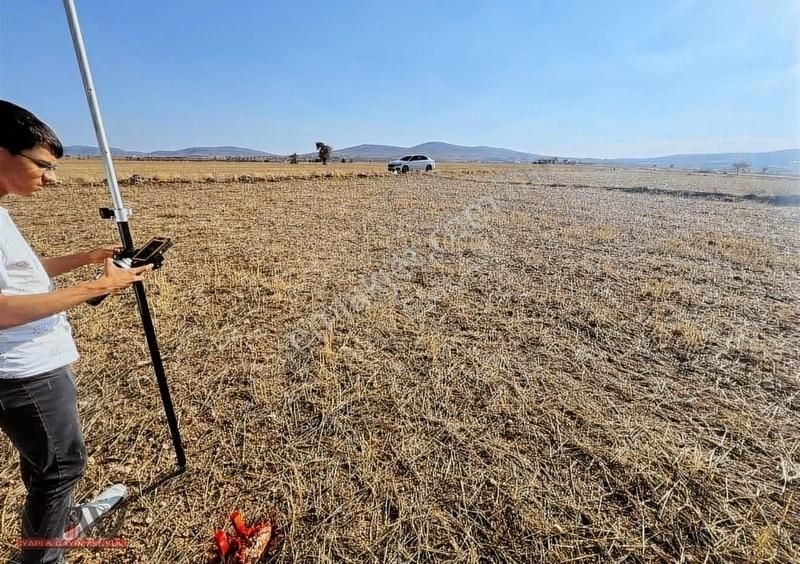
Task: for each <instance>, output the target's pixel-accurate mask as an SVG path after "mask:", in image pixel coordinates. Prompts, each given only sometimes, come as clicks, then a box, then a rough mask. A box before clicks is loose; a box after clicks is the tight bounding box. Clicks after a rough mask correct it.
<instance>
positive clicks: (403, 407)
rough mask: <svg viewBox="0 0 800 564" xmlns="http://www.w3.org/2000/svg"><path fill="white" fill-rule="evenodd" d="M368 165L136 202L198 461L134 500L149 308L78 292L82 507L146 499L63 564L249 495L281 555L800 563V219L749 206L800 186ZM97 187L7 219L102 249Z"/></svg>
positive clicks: (8, 482) (158, 454)
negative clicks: (103, 542) (84, 459)
mask: <svg viewBox="0 0 800 564" xmlns="http://www.w3.org/2000/svg"><path fill="white" fill-rule="evenodd" d="M350 172H351V173H355V174H349V175H344V174H343V175H340V177H338V178H337V177H333V178H309V179H302V178H295V179H288V178H285V179H283V177H280V178H278V176H279V175H277V174H276V175H275V176H276V177H275V178H272V180H273V181H267V180H266V179H265V180H264V181H256V182H249V183H248V182H246V183H242V182H237V183H225V182H209V183H206V182H193V183H192V182H186V183H151V184H148V183H146V184H145V185H143V186H126V187H125V188H124V194H125V197H126V198H127V200H128V203H129V205H131V207H133V208H134V210H135V213H134V217H133V219H132V222H131V226H132V229H133V231H134V235H135V237H136V239H137V241H138V242H144V241H145V240H146V239H148V238H149V237H151V236H156V235H165V236H170V237H172V238H173V239H174V240H175V242H176V245H175V247H174V248H173V250H171V251H170V252H169V255H168V260H167V262H166V264H165V266H164V268H163V269H161V270H160V271H158V272H156V273H155V274H154V275H153V276H152V277H151V278H150V280H149V281H148V283H147V287H148V292H149V296H150V300H151V308H152V310H153V313H154V316H155V318H156V323H157V331H158V333H159V337H160V343H161V347H162V351H163V354H164V357H165V363H166V369H167V375H168V378H169V380H170V383H171V387H172V394H173V399H174V401H175V404H176V409H177V411H178V413H179V417H180V424H181V430H182V432H183V435H184V440H185V443H186V449H187V454H188V457H189V470H188V471H187V472H186V473H185V474H184V475H182V476H180V477H178V478H176V479H174V480H172V481H170V482H167V483H165V484H163V485H161V486H160V487H158V488H157V489H155V490H154V491H153V490H148V486H149V485H151V484H153V483H154V482H155V481H156V480H157V479H158V477H159V476H160V475H162V474H163V473H165V472H167V471H169V470H170V469H171V468H172V467H173V464H174V459H173V453H172V448H171V444H170V441H169V437H168V434H167V429H166V424H165V421H164V416H163V412H162V409H161V406H160V402H159V398H158V392H157V388H156V384H155V380H154V377H153V375H152V369H151V367H150V366H149V365H148V355H147V352H146V347H145V344H144V340H143V338H142V335H141V329H140V327H139V322H138V314H137V312H136V307H135V303H134V301H133V298H132V296H130V295H127V294H126V295H121V296H115V297H113V298H109V299H108V300H106V302H104V304H103V305H101V306H99V307H97V308H90V307H88V306H82V307H80V308H77V309H75V310H74V311H73V312H72V313H71V316H70V318H71V321H72V324H73V327H74V331H75V336H76V340H77V342H78V346H79V349H80V351H81V354H82V358H81V360H80V361H79V362H78V363H77V365H76V366H75V369H76V373H77V375H78V387H79V392H80V407H81V413H82V418H83V426H84V432H85V436H86V441H87V446H88V449H89V453H90V460H89V466H88V470H87V475H86V479H85V480H84V481H83V482H82V483H81V485H80V491H79V494H78V495H79V498H83V497H86V496H90V494H92V493H95V492H97V491H99V490H101V489H102V488H103V487H105V486H106V485H108V484H109V483H111V482H114V481H124V482H125V483H126V484H128V486H129V487H130V488H131V490H132V491H133V493H134V496H133V498H132V499H131V501H130V502H129V503H128V504H127V505H126V506H125V507H124V508H122V509H121V510H120V511H118V512H116V513H115V514H113V515H112V516H111V517H109V518H108V520H107V521H106V522H105V523H104V525H103V526H102V528H101V529H98V530H97V531H96V532H95V533H94V535H95V536H107V537H123V538H125V539H127V540H128V541H129V542H130V546H129V548H128V549H127V550H106V551H88V550H82V551H73V553H72V554H71V556H70V558H71V561H75V562H202V561H203V559H204V555H205V550H206V549H207V548H208V547H209V546H210V539H211V535H212V533H213V529H214V528H215V527H219V526H221V525H223V524H224V523H225V522H226V519H227V515H228V513H229V512H230V510H232V509H234V508H238V509H241V510H242V511H243V513H244V514H245V516H246V517H257V516H261V515H266V514H269V513H271V512H275V513H277V515H278V516H279V518H280V521H281V524H282V531H283V534H284V536H285V540H284V543H283V545H282V548H281V549H280V551H279V552H278V554H277V555H276V556H275V558H274V561H277V562H479V561H482V562H538V561H546V562H622V561H625V562H673V561H679V562H787V563H788V562H797V561H799V560H800V535H799V534H798V531H800V395H799V394H800V382H799V381H798V374H800V371H799V370H798V368H800V359H799V358H798V352H797V350H798V348H797V345H798V340H799V338H800V315H799V313H800V312H798V307H797V299H798V291H799V290H800V286H799V285H798V282H800V276H799V274H800V240H799V239H798V226H799V225H800V207H797V206H794V205H775V202H774V201H773V200H770V199H769V198H764V199H757V198H751V199H747V198H746V197H745V196H747V195H761V196H770V197H772V196H775V195H781V194H796V193H798V185H797V181H796V180H781V179H768V178H763V179H758V178H755V179H752V178H744V177H740V178H736V177H730V176H728V177H724V176H711V177H709V176H703V175H689V174H682V173H677V172H663V173H653V172H651V171H625V170H619V169H618V170H615V171H611V170H594V171H593V170H590V169H570V168H547V167H516V168H515V167H494V168H492V167H473V168H469V169H465V168H460V169H459V168H453V169H443V170H441V171H439V172H437V173H436V174H432V175H428V174H410V175H399V176H367V177H358V176H357V173H358V171H356V170H351V171H350ZM695 193H700V194H695ZM107 202H108V197H107V195H106V192H105V189H104V188H103V187H102V186H86V185H75V184H73V185H64V186H61V187H57V188H52V189H50V190H48V191H47V192H46V193H43V194H41V195H38V196H36V197H35V198H33V199H32V200H27V201H21V200H8V199H4V201H3V202H2V205H4V206H6V207H8V208H9V209H10V210H11V212H12V215H13V217H14V218H15V220H16V221H17V223H18V225H19V226H20V229H21V230H22V231H23V233H24V234H25V235H26V236H27V238H28V239H29V241H30V242H31V243H32V245H33V246H34V248H36V249H37V251H39V252H40V253H42V254H44V255H54V254H59V253H63V252H67V251H72V250H76V249H80V248H85V247H89V246H92V245H97V244H104V243H108V242H115V241H116V239H117V236H116V231H115V228H114V225H113V224H112V223H101V222H100V220H99V219H96V217H97V211H96V209H97V207H99V206H101V205H108V204H107ZM778 203H784V204H785V203H791V201H789V202H787V201H783V202H780V201H779V202H778ZM92 274H93V273H92V272H91V271H88V270H85V271H83V272H78V273H75V275H74V276H71V278H69V279H67V280H64V281H63V282H62V283H69V282H70V281H71V280H78V279H82V278H88V277H89V276H91V275H92ZM0 460H2V462H0V481H1V482H2V485H3V487H2V489H0V495H2V496H3V503H2V512H0V538H1V539H2V542H3V544H2V553H3V554H4V555H6V556H8V555H11V554H13V546H14V543H15V540H16V538H17V535H18V532H17V528H18V519H19V516H18V510H19V508H20V506H21V504H22V500H23V494H24V492H23V488H22V484H21V482H20V481H19V479H18V477H17V462H16V460H15V455H14V453H13V451H12V449H11V447H10V445H9V444H8V442H7V441H0Z"/></svg>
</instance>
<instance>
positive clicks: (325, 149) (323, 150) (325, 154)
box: [316, 141, 333, 165]
mask: <svg viewBox="0 0 800 564" xmlns="http://www.w3.org/2000/svg"><path fill="white" fill-rule="evenodd" d="M316 146H317V154H318V155H319V160H321V161H322V164H324V165H326V164H328V161H329V160H331V152H332V151H333V147H331V146H330V145H326V144H325V143H323V142H322V141H317V143H316Z"/></svg>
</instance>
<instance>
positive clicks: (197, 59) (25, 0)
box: [0, 0, 800, 157]
mask: <svg viewBox="0 0 800 564" xmlns="http://www.w3.org/2000/svg"><path fill="white" fill-rule="evenodd" d="M76 4H77V8H78V13H79V15H80V18H81V24H82V26H83V32H84V37H85V40H86V46H87V50H88V53H89V59H90V62H91V65H92V71H93V74H94V79H95V85H96V87H97V91H98V94H99V98H100V105H101V108H102V110H103V116H104V119H105V122H106V129H107V132H108V137H109V141H110V143H111V144H112V145H113V146H115V147H122V148H125V149H138V150H145V151H151V150H157V149H179V148H184V147H189V146H206V145H237V146H243V147H250V148H254V149H261V150H265V151H270V152H275V153H282V154H288V153H291V152H295V151H296V152H298V153H302V152H310V151H312V150H313V149H314V141H316V140H324V141H326V142H328V143H329V144H331V145H333V147H334V148H344V147H348V146H352V145H357V144H360V143H378V144H390V145H402V146H410V145H415V144H418V143H422V142H425V141H446V142H450V143H456V144H462V145H490V146H497V147H507V148H511V149H517V150H521V151H529V152H533V153H542V154H555V155H560V156H578V157H590V156H593V157H623V156H627V157H638V156H655V155H665V154H672V153H682V152H727V151H767V150H774V149H785V148H792V147H800V86H799V84H800V38H799V37H798V26H800V1H798V0H761V1H744V0H702V1H701V0H675V1H662V2H649V1H647V2H632V1H631V2H622V1H607V2H594V1H589V0H586V1H583V2H578V1H568V0H567V1H555V0H553V1H533V0H528V1H522V0H520V1H502V0H495V1H472V0H452V1H435V0H434V1H431V0H429V1H427V2H417V1H407V2H379V1H374V0H373V1H368V0H364V1H347V0H342V1H340V2H318V1H315V0H314V1H312V0H305V1H303V2H300V3H293V2H267V1H256V0H229V1H225V2H223V1H220V0H214V1H207V0H158V1H154V0H136V1H109V0H77V1H76ZM0 97H2V98H3V99H8V100H12V101H14V102H16V103H18V104H20V105H23V106H25V107H28V108H29V109H31V110H33V111H34V112H35V113H37V115H39V116H40V117H42V118H43V119H44V120H45V121H46V122H47V123H49V124H50V125H52V126H53V127H54V128H55V129H56V131H57V132H58V133H59V135H60V136H61V138H62V140H63V141H64V143H65V144H68V145H71V144H85V145H96V141H95V139H94V131H93V129H92V125H91V119H90V115H89V111H88V109H87V105H86V99H85V95H84V92H83V87H82V85H81V81H80V75H79V72H78V68H77V64H76V62H75V55H74V52H73V50H72V44H71V41H70V37H69V31H68V28H67V23H66V17H65V15H64V10H63V6H62V2H61V1H60V0H0Z"/></svg>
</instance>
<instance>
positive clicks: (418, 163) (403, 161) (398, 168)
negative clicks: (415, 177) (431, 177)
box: [389, 155, 436, 172]
mask: <svg viewBox="0 0 800 564" xmlns="http://www.w3.org/2000/svg"><path fill="white" fill-rule="evenodd" d="M435 168H436V163H435V162H434V161H433V159H432V158H430V157H429V156H427V155H406V156H405V157H401V158H399V159H397V160H396V161H392V162H390V163H389V172H408V171H409V170H427V171H431V170H433V169H435Z"/></svg>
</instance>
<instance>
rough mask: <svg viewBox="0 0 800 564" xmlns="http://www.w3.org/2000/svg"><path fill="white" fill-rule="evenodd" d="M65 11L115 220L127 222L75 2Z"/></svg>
mask: <svg viewBox="0 0 800 564" xmlns="http://www.w3.org/2000/svg"><path fill="white" fill-rule="evenodd" d="M64 10H65V11H66V12H67V21H68V22H69V30H70V32H71V33H72V44H73V45H74V46H75V54H76V55H77V57H78V66H79V67H80V69H81V76H82V77H83V87H84V89H85V90H86V99H87V100H88V102H89V109H90V110H91V112H92V121H93V122H94V131H95V134H96V135H97V143H98V146H99V147H100V156H101V157H102V158H103V164H104V165H105V169H106V179H107V181H108V191H109V192H110V193H111V200H112V201H113V202H114V219H115V220H116V221H117V223H123V222H127V221H128V219H129V218H130V216H131V215H132V212H131V210H130V209H129V208H126V207H125V205H124V204H123V203H122V194H120V191H119V185H118V184H117V173H116V171H115V170H114V161H112V160H111V148H110V147H109V146H108V141H107V140H106V130H105V127H103V117H102V116H101V115H100V106H99V104H98V103H97V95H96V93H95V89H94V83H93V82H92V73H91V71H90V70H89V59H88V58H87V57H86V49H85V48H84V46H83V35H82V34H81V27H80V23H78V12H77V11H75V3H74V1H73V0H64Z"/></svg>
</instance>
